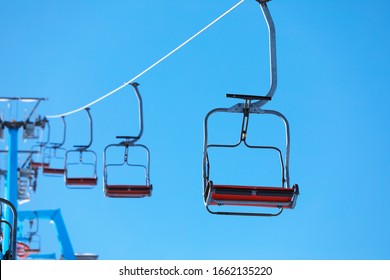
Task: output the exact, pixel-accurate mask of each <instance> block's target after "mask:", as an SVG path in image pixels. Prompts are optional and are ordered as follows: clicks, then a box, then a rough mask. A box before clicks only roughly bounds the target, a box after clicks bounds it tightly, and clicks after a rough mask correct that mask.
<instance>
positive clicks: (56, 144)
mask: <svg viewBox="0 0 390 280" xmlns="http://www.w3.org/2000/svg"><path fill="white" fill-rule="evenodd" d="M61 119H62V123H63V127H64V129H63V134H62V141H61V142H60V143H50V144H51V145H52V146H53V147H52V148H54V149H58V148H61V147H62V146H63V145H64V144H65V139H66V122H65V117H64V116H62V117H61Z"/></svg>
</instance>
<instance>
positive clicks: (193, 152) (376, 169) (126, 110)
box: [0, 0, 390, 259]
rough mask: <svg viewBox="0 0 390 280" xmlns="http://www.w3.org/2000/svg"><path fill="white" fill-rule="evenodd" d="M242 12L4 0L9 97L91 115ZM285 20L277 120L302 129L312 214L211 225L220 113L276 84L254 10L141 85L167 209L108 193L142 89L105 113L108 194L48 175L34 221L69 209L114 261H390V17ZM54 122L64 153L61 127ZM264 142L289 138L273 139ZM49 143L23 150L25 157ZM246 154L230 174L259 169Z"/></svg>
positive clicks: (215, 5)
mask: <svg viewBox="0 0 390 280" xmlns="http://www.w3.org/2000/svg"><path fill="white" fill-rule="evenodd" d="M237 2H238V1H236V0H229V1H216V0H207V1H206V0H201V1H193V2H191V3H189V2H188V1H178V0H172V1H161V0H142V1H141V0H138V1H123V0H122V1H119V0H118V1H103V0H99V1H91V0H89V1H66V2H64V1H48V0H46V1H1V3H0V61H1V63H0V95H1V96H18V97H19V96H21V97H46V98H48V99H49V100H48V101H47V102H45V104H42V105H41V106H40V107H39V113H40V114H41V115H53V114H60V113H64V112H67V111H70V110H73V109H76V108H78V107H80V106H83V105H85V104H87V103H89V102H90V101H92V100H94V99H96V98H98V97H100V96H102V95H104V94H106V93H107V92H109V91H111V90H112V89H114V88H116V87H118V86H120V85H122V84H123V83H124V82H125V81H128V80H129V79H131V78H132V77H134V76H135V75H137V74H138V73H139V72H141V71H142V70H143V69H145V68H147V67H148V66H149V65H151V64H152V63H154V62H155V61H156V60H158V59H159V58H161V57H162V56H164V55H165V54H166V53H168V52H169V51H171V50H172V49H174V48H175V47H176V46H178V45H179V44H181V43H182V42H183V41H184V40H186V39H187V38H189V37H190V36H192V35H193V34H194V33H196V32H197V31H198V30H200V29H201V28H202V27H204V26H205V25H206V24H208V23H209V22H211V21H212V20H213V19H215V18H216V17H217V16H219V15H220V14H222V13H223V12H224V11H225V10H227V9H228V8H230V7H231V6H233V5H234V4H235V3H237ZM269 8H270V11H271V13H272V15H273V18H274V21H275V24H276V30H277V54H278V71H279V72H278V74H279V84H278V88H277V91H276V93H275V96H274V99H273V100H272V102H270V103H268V104H267V105H266V106H265V108H268V109H275V110H278V111H280V112H282V113H283V114H285V115H286V116H287V118H288V119H289V121H290V125H291V137H292V140H291V141H292V142H291V145H292V146H291V170H290V172H291V174H290V176H291V181H292V183H298V184H299V185H300V190H301V195H300V197H299V199H298V203H297V206H296V209H294V210H287V211H285V212H284V213H283V214H282V215H281V216H279V217H276V218H250V217H224V216H215V215H210V214H208V212H207V211H206V210H205V208H204V206H203V201H202V149H203V146H202V145H203V119H204V117H205V115H206V113H207V112H208V111H209V110H211V109H213V108H216V107H229V106H231V105H233V104H234V101H233V100H228V99H226V98H225V97H224V95H225V93H227V92H240V93H247V94H258V95H264V94H265V93H266V92H267V89H268V86H269V73H268V67H269V64H268V40H267V29H266V25H265V22H264V19H263V16H262V14H261V10H260V8H259V7H258V3H257V2H255V1H254V0H246V1H245V2H244V3H243V4H242V5H241V6H239V7H238V8H237V9H235V10H234V11H233V12H232V13H231V14H229V15H228V16H227V17H225V18H224V19H222V20H221V21H220V22H218V23H217V24H216V25H214V26H213V27H212V28H211V29H209V30H208V31H206V32H205V33H204V34H202V35H201V36H199V37H198V38H197V39H196V40H194V41H193V42H192V43H191V44H189V45H187V46H186V47H185V48H183V49H182V50H180V51H179V52H178V53H176V54H175V55H173V56H172V57H170V58H169V59H168V60H166V61H164V62H163V63H162V64H160V65H159V66H158V67H156V68H154V69H153V70H151V71H150V72H148V73H147V74H145V75H144V76H142V77H141V78H139V79H138V80H137V82H139V83H140V84H141V86H140V90H141V94H142V96H143V100H144V114H145V132H144V135H143V139H142V141H141V142H142V143H143V144H145V145H147V146H148V147H149V148H150V151H151V182H152V184H153V186H154V193H153V196H152V197H151V198H148V199H142V200H137V199H135V200H134V199H109V198H106V197H104V195H103V192H102V184H101V183H102V153H103V149H104V147H105V146H106V145H108V144H111V143H116V142H117V141H116V139H115V136H116V135H123V134H131V133H132V131H136V129H137V111H136V110H137V107H136V103H135V99H134V97H133V92H132V89H131V88H130V87H127V88H125V89H123V90H121V91H120V92H118V93H117V94H115V95H113V96H111V97H109V98H107V99H105V100H104V101H102V102H100V103H98V104H96V105H95V106H93V107H92V109H91V113H92V115H93V119H94V143H93V146H92V148H93V149H94V150H95V151H96V152H97V153H98V156H99V162H98V175H99V181H100V182H99V185H98V186H97V187H96V188H95V189H92V190H69V189H67V188H66V187H65V185H64V183H63V180H62V179H61V178H48V177H45V176H42V174H39V178H38V190H37V192H36V194H35V195H34V196H33V199H32V201H31V202H30V203H28V204H23V205H21V206H20V209H21V210H27V209H56V208H61V210H62V214H63V216H64V219H65V222H66V225H67V228H68V232H69V234H70V236H71V240H72V243H73V247H74V250H75V251H76V252H81V253H83V252H90V253H96V254H99V256H100V259H389V257H390V253H389V250H388V248H389V247H390V239H389V236H390V222H389V218H388V217H389V214H390V211H389V208H388V197H389V196H390V188H389V186H388V178H387V177H388V174H389V173H390V165H389V161H388V159H387V156H388V154H389V152H390V150H389V149H390V148H389V145H388V143H389V133H390V125H389V122H388V121H387V120H388V113H387V112H388V108H389V106H388V105H389V103H390V102H389V97H388V92H389V78H388V75H389V70H388V65H389V63H390V61H389V59H390V56H389V53H388V52H389V49H390V39H389V36H388V29H389V26H390V18H389V16H388V10H389V8H390V4H389V3H388V1H384V0H374V1H369V2H367V1H348V0H347V1H336V2H329V1H309V0H301V1H285V0H274V1H271V2H270V3H269ZM4 113H5V114H7V112H4ZM219 120H220V121H221V122H220V123H219V124H216V126H215V129H216V131H217V132H219V131H220V132H222V131H223V132H225V131H228V130H229V129H234V128H232V123H229V119H226V120H223V119H219ZM57 121H58V120H57ZM67 121H68V126H69V127H68V131H69V133H68V135H67V141H66V145H65V146H66V147H68V148H70V147H72V145H74V144H83V143H85V141H87V140H86V139H87V133H88V131H87V130H86V122H87V120H86V117H85V113H84V112H80V113H77V114H74V115H72V116H69V117H68V118H67ZM51 124H52V130H53V134H52V140H53V141H56V140H55V139H56V137H60V136H59V135H60V134H61V133H60V131H61V123H60V122H56V120H53V121H51ZM237 129H239V128H237ZM253 135H254V136H257V135H258V136H260V137H261V135H266V136H267V137H268V138H270V139H271V140H270V141H272V140H274V141H276V142H280V139H281V137H283V135H282V134H277V133H273V132H271V133H270V132H269V131H263V130H262V129H261V127H259V128H253ZM273 138H274V139H273ZM260 139H261V138H260ZM57 141H58V140H57ZM34 143H35V141H30V142H27V143H23V142H22V141H21V142H20V148H23V149H27V148H28V147H30V146H31V145H32V144H34ZM6 145H7V143H6V142H3V143H1V146H2V148H4V147H5V146H6ZM244 154H245V152H242V153H236V154H233V153H231V154H229V155H227V156H226V160H220V161H219V162H217V161H215V165H221V166H222V167H226V168H227V170H230V169H229V168H230V166H229V164H230V163H231V164H236V165H237V162H238V161H241V162H245V161H244V159H242V158H240V156H242V155H244ZM228 156H230V158H228ZM252 159H253V158H250V160H249V161H248V160H247V161H246V162H245V164H242V165H241V166H237V167H236V168H235V169H234V172H235V174H236V176H237V177H236V178H241V177H243V178H244V179H245V180H251V181H256V182H257V184H259V185H261V184H262V182H263V181H262V180H266V181H269V180H272V178H268V177H269V176H273V175H274V174H273V173H268V174H267V173H265V174H263V175H262V176H261V178H259V179H257V177H258V175H259V174H262V173H261V172H263V171H264V167H263V166H264V165H262V164H264V162H263V163H258V162H257V160H259V162H261V158H256V161H255V160H252ZM2 161H3V159H2ZM267 164H269V165H271V163H265V166H267ZM215 168H217V167H215ZM270 168H271V167H270ZM272 168H273V167H272ZM263 173H264V172H263ZM228 175H229V176H230V175H231V172H230V171H229V172H226V176H228ZM222 179H223V176H221V180H222ZM40 235H41V239H42V251H45V252H52V251H55V252H58V244H57V242H56V238H55V233H54V229H53V226H52V225H50V224H45V223H44V222H42V223H41V230H40Z"/></svg>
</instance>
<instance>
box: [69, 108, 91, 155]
mask: <svg viewBox="0 0 390 280" xmlns="http://www.w3.org/2000/svg"><path fill="white" fill-rule="evenodd" d="M90 110H91V108H85V111H86V112H87V115H88V119H89V143H88V144H87V145H74V146H73V147H75V148H78V149H79V150H80V151H85V150H86V149H88V148H89V147H90V146H91V145H92V141H93V122H92V116H91V112H90Z"/></svg>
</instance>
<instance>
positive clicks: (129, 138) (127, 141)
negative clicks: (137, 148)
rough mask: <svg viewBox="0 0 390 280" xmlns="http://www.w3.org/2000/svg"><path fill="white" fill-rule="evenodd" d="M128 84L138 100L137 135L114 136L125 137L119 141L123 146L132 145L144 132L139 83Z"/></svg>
mask: <svg viewBox="0 0 390 280" xmlns="http://www.w3.org/2000/svg"><path fill="white" fill-rule="evenodd" d="M128 84H129V85H131V86H132V87H133V88H134V93H135V95H136V97H137V101H138V118H139V132H138V135H137V136H116V138H117V139H125V141H123V142H122V143H121V145H124V146H128V145H132V144H134V143H135V142H137V141H138V140H139V139H141V136H142V134H143V132H144V118H143V103H142V97H141V94H140V92H139V89H138V86H139V84H138V83H137V82H133V83H128Z"/></svg>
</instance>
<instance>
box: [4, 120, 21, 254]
mask: <svg viewBox="0 0 390 280" xmlns="http://www.w3.org/2000/svg"><path fill="white" fill-rule="evenodd" d="M18 129H19V128H17V127H9V128H8V170H7V178H6V182H5V190H4V198H5V199H7V200H8V201H9V202H10V203H12V204H13V205H14V206H15V208H16V211H17V208H18V207H17V205H18ZM11 215H12V213H11V209H10V208H9V207H6V208H5V209H4V217H5V220H6V221H8V222H9V223H11V221H12V220H11V219H13V218H14V217H11ZM15 230H16V229H15ZM3 234H4V237H3V252H4V253H5V252H6V251H7V250H8V244H9V240H10V232H9V231H7V230H5V231H4V232H3Z"/></svg>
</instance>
